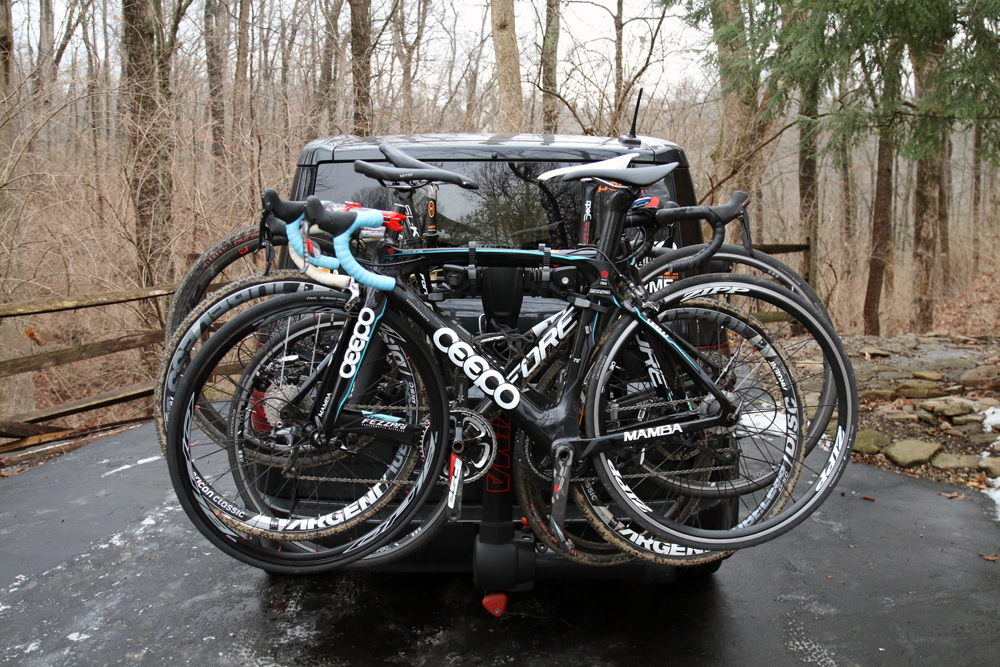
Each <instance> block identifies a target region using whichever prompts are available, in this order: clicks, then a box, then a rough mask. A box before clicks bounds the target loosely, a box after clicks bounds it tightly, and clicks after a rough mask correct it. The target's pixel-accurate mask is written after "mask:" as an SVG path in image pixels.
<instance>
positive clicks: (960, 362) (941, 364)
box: [923, 357, 976, 371]
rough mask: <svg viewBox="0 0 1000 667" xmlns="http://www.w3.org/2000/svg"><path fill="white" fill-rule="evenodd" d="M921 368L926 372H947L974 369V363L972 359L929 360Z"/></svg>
mask: <svg viewBox="0 0 1000 667" xmlns="http://www.w3.org/2000/svg"><path fill="white" fill-rule="evenodd" d="M923 366H924V368H926V369H928V370H938V371H948V370H961V369H969V368H974V367H975V366H976V362H975V361H973V360H972V359H962V358H961V357H952V358H950V359H931V360H929V361H927V362H926V363H925V364H923Z"/></svg>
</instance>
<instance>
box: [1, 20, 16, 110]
mask: <svg viewBox="0 0 1000 667" xmlns="http://www.w3.org/2000/svg"><path fill="white" fill-rule="evenodd" d="M10 5H11V0H0V96H2V97H7V94H8V91H9V90H10V88H11V83H12V82H11V78H10V75H11V68H12V66H13V64H14V18H13V15H12V13H11V9H10Z"/></svg>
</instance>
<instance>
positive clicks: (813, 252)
mask: <svg viewBox="0 0 1000 667" xmlns="http://www.w3.org/2000/svg"><path fill="white" fill-rule="evenodd" d="M818 115H819V82H818V81H812V82H810V83H809V84H807V85H806V86H804V87H803V90H802V101H801V103H800V105H799V121H800V125H799V221H800V223H801V224H802V228H803V229H805V232H806V238H807V239H808V241H809V250H808V251H807V252H806V256H805V278H806V280H807V281H808V282H809V284H810V285H812V286H813V287H817V286H818V285H819V206H818V198H817V192H818V188H819V173H818V168H817V153H818V152H819V129H818V127H817V123H816V119H817V117H818Z"/></svg>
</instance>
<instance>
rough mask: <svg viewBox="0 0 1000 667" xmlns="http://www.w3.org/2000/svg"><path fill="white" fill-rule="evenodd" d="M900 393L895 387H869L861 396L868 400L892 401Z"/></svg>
mask: <svg viewBox="0 0 1000 667" xmlns="http://www.w3.org/2000/svg"><path fill="white" fill-rule="evenodd" d="M897 396H899V394H897V393H896V390H895V389H869V390H868V391H866V392H864V393H862V394H861V398H863V399H864V400H866V401H892V400H894V399H895V398H896V397H897Z"/></svg>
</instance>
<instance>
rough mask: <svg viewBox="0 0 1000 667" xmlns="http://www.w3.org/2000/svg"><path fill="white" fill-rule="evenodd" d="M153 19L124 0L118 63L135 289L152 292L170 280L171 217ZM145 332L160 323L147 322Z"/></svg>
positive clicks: (143, 6) (145, 3) (144, 3)
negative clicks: (164, 183)
mask: <svg viewBox="0 0 1000 667" xmlns="http://www.w3.org/2000/svg"><path fill="white" fill-rule="evenodd" d="M156 53H157V49H156V16H155V14H154V12H153V6H152V4H151V3H150V2H149V0H122V60H123V63H122V64H123V70H124V84H125V88H126V91H127V102H126V105H125V106H126V113H127V118H126V120H125V122H124V123H123V124H124V126H125V127H124V129H125V133H126V136H127V139H128V155H129V157H130V159H131V160H132V164H131V165H130V166H131V169H130V170H129V175H128V185H129V196H130V199H131V200H132V206H133V211H134V213H135V243H136V250H137V258H136V260H137V268H138V278H139V279H138V283H139V285H140V286H141V287H151V286H153V285H157V284H160V283H164V282H169V281H170V280H171V279H172V278H173V261H172V258H171V255H170V229H169V212H165V211H164V210H163V206H162V204H163V199H162V198H161V182H160V167H161V156H160V154H159V150H160V148H161V147H162V144H161V139H162V137H159V136H158V129H159V128H162V122H161V120H160V119H159V118H158V115H159V114H160V113H161V111H160V106H159V100H158V92H159V91H158V89H157V85H156V69H157V58H156ZM146 319H147V322H146V324H147V326H155V325H156V324H159V325H160V326H162V322H159V323H157V322H153V321H149V320H150V319H151V317H150V315H149V314H147V315H146Z"/></svg>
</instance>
